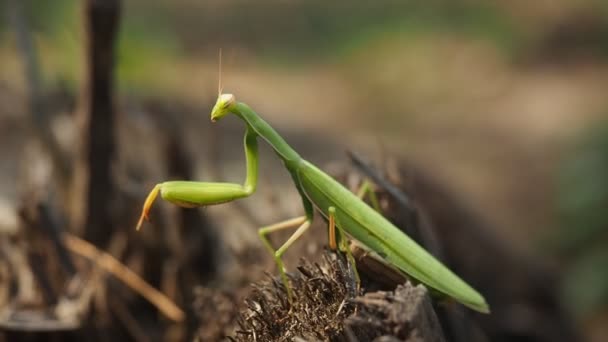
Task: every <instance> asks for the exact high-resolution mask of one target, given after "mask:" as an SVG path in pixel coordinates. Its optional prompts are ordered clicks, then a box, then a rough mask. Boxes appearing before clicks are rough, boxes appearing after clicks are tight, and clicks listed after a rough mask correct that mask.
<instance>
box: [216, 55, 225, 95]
mask: <svg viewBox="0 0 608 342" xmlns="http://www.w3.org/2000/svg"><path fill="white" fill-rule="evenodd" d="M219 55H220V56H219V58H220V62H219V63H218V64H219V66H218V74H219V77H218V82H217V96H218V97H219V96H220V95H222V91H223V90H224V89H222V48H220V52H219Z"/></svg>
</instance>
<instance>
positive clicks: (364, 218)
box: [137, 91, 490, 313]
mask: <svg viewBox="0 0 608 342" xmlns="http://www.w3.org/2000/svg"><path fill="white" fill-rule="evenodd" d="M229 113H233V114H235V115H236V116H237V117H239V118H240V119H242V120H243V121H244V122H245V124H246V131H245V139H244V140H245V141H244V144H245V157H246V164H247V176H246V179H245V183H244V184H243V185H240V184H233V183H209V182H193V181H169V182H164V183H160V184H157V185H156V186H155V187H154V189H153V190H152V191H151V192H150V194H149V195H148V197H147V199H146V201H145V203H144V206H143V211H142V215H141V217H140V219H139V222H138V224H137V229H139V228H140V227H141V225H142V223H143V220H144V218H146V219H147V218H148V212H149V210H150V207H151V206H152V203H153V202H154V200H155V198H156V197H157V196H158V195H159V194H160V195H161V197H162V198H163V199H165V200H167V201H169V202H172V203H174V204H177V205H180V206H184V207H196V206H205V205H213V204H220V203H225V202H229V201H233V200H236V199H239V198H243V197H247V196H249V195H251V194H253V193H254V192H255V190H256V185H257V179H258V145H257V138H258V137H261V138H262V139H264V140H265V141H266V142H267V143H268V144H269V145H270V146H271V147H272V148H273V149H274V151H275V152H276V154H277V155H278V157H279V158H280V159H281V160H282V161H283V164H284V165H285V168H286V169H287V171H289V173H290V174H291V177H292V179H293V182H294V184H295V187H296V189H297V190H298V192H299V194H300V196H301V198H302V204H303V206H304V213H305V215H303V216H300V217H296V218H293V219H289V220H286V221H282V222H279V223H276V224H273V225H270V226H267V227H263V228H261V229H260V230H259V235H260V238H261V239H262V241H263V242H264V245H265V246H266V248H267V249H268V250H269V251H270V252H271V253H272V255H273V256H274V259H275V262H276V264H277V266H278V269H279V272H280V274H281V279H282V281H283V284H284V285H285V287H286V289H287V292H288V295H289V299H290V301H291V297H292V292H291V289H290V286H289V281H288V278H287V275H286V273H285V268H284V266H283V262H282V260H281V256H282V255H283V253H285V251H286V250H287V248H289V246H291V245H292V244H293V243H294V241H296V240H297V239H298V238H299V237H300V236H302V234H304V233H305V232H306V230H307V229H308V228H309V227H310V224H311V222H312V220H313V215H314V213H315V211H316V212H319V213H320V214H321V215H322V216H323V217H324V218H326V219H327V221H328V222H329V247H330V248H331V249H334V250H335V249H336V248H340V250H342V251H344V252H346V254H347V257H348V260H349V262H351V263H352V266H353V269H356V268H354V266H355V265H354V259H353V257H352V254H351V252H350V249H349V247H348V244H347V237H348V238H351V239H354V240H356V241H357V242H358V243H360V244H362V245H363V246H365V248H367V249H369V250H371V251H373V252H375V253H376V254H377V255H379V256H380V257H381V258H382V259H384V261H385V262H386V263H388V264H389V265H392V266H394V267H396V268H397V269H399V270H400V271H402V272H404V273H406V274H407V275H409V276H411V277H412V278H414V279H416V280H418V281H419V282H421V283H423V284H425V285H426V286H428V287H430V288H432V289H434V290H436V291H439V292H441V293H443V294H445V295H447V296H448V297H451V298H453V299H455V300H457V301H458V302H460V303H462V304H464V305H466V306H468V307H469V308H471V309H473V310H476V311H479V312H483V313H489V312H490V308H489V306H488V304H487V303H486V301H485V299H484V298H483V296H481V295H480V294H479V293H478V292H477V291H476V290H475V289H473V288H472V287H471V286H469V285H468V284H467V283H466V282H464V281H463V280H462V279H460V278H459V277H458V276H457V275H455V274H454V273H452V271H450V270H449V269H448V268H447V267H446V266H444V265H443V264H442V263H441V262H439V261H438V260H437V259H435V258H434V257H433V256H432V255H431V254H429V253H428V252H427V251H426V250H424V249H423V248H422V247H420V246H419V245H418V244H417V243H416V242H414V241H413V240H412V239H411V238H409V237H408V236H407V235H405V234H404V233H403V232H401V230H399V229H398V228H397V227H395V226H394V225H393V224H392V223H390V222H389V221H388V220H387V219H386V218H384V217H383V216H382V215H381V214H379V213H378V212H377V211H376V210H374V209H372V208H371V207H370V206H368V205H367V204H366V203H365V202H364V201H362V200H361V199H360V198H359V197H357V196H356V195H355V194H353V193H351V192H350V191H349V190H347V189H346V188H344V187H343V186H342V185H341V184H340V183H338V182H337V181H336V180H334V179H333V178H332V177H330V176H329V175H327V174H326V173H325V172H323V171H321V170H320V169H318V168H317V167H316V166H314V165H313V164H311V163H310V162H308V161H306V160H304V159H303V158H302V157H300V155H299V154H298V153H297V152H296V151H295V150H293V149H292V148H291V147H290V146H289V145H288V144H287V143H286V142H285V140H284V139H283V138H282V137H281V136H280V135H279V134H278V133H277V132H276V131H275V130H274V129H273V128H272V127H270V125H269V124H268V123H266V122H265V121H264V120H262V118H260V117H259V116H258V115H257V114H256V113H255V112H254V111H253V110H252V109H251V108H250V107H249V106H247V105H246V104H244V103H242V102H237V101H236V98H235V96H234V95H232V94H222V93H221V91H220V94H219V96H218V99H217V102H216V104H215V106H214V107H213V110H212V111H211V121H214V122H215V121H217V120H219V119H221V118H222V117H224V116H225V115H227V114H229ZM296 227H297V229H296V231H295V233H293V235H292V236H291V237H290V238H289V239H288V240H287V241H286V242H285V243H284V244H283V245H282V246H281V247H279V248H278V249H276V250H275V249H274V247H273V246H272V244H271V243H270V241H269V240H268V238H267V234H269V233H272V232H275V231H279V230H284V229H288V228H296ZM336 228H337V231H336ZM337 237H338V238H339V239H336V238H337ZM337 241H339V242H337ZM357 277H358V276H357Z"/></svg>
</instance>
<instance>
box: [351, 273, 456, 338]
mask: <svg viewBox="0 0 608 342" xmlns="http://www.w3.org/2000/svg"><path fill="white" fill-rule="evenodd" d="M354 301H355V303H358V304H360V305H359V306H358V310H357V312H356V313H355V314H353V315H352V316H351V317H348V318H347V319H346V321H345V325H346V326H348V327H349V328H350V329H351V330H352V331H353V332H354V333H355V335H356V336H357V338H358V339H359V340H360V341H372V340H373V341H385V342H386V341H408V342H414V341H428V342H441V341H445V338H444V336H443V331H442V329H441V325H440V324H439V321H438V319H437V315H435V311H434V310H433V306H432V304H431V300H430V298H429V296H428V291H427V290H426V288H425V287H424V286H422V285H418V286H413V285H412V284H411V283H409V282H408V283H405V284H403V285H399V286H398V287H397V289H395V291H394V292H393V291H391V292H372V293H367V294H365V295H364V296H362V297H359V298H356V299H355V300H354Z"/></svg>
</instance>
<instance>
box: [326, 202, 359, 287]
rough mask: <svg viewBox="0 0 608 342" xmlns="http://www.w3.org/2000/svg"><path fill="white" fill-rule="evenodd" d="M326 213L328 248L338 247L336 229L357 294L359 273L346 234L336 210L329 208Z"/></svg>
mask: <svg viewBox="0 0 608 342" xmlns="http://www.w3.org/2000/svg"><path fill="white" fill-rule="evenodd" d="M327 213H328V214H329V215H328V216H329V248H331V249H332V250H336V248H337V247H338V246H337V245H336V228H338V234H339V237H340V245H339V248H340V251H341V252H344V253H346V259H347V260H348V263H349V264H350V266H351V267H352V269H353V273H354V276H355V282H356V284H357V292H358V291H359V288H360V286H361V278H360V277H359V272H358V271H357V265H356V263H355V257H354V256H353V253H352V251H351V250H350V247H349V246H348V240H347V239H346V233H345V232H344V229H342V225H341V224H340V222H338V217H337V216H336V208H335V207H333V206H332V207H329V208H328V209H327Z"/></svg>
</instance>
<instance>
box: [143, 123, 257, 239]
mask: <svg viewBox="0 0 608 342" xmlns="http://www.w3.org/2000/svg"><path fill="white" fill-rule="evenodd" d="M257 137H258V135H257V134H256V133H255V131H253V130H252V129H250V128H248V129H247V131H246V132H245V137H244V145H245V162H246V164H247V176H246V178H245V183H244V184H242V185H241V184H235V183H217V182H191V181H169V182H163V183H160V184H156V186H154V188H153V189H152V191H150V194H148V197H147V198H146V201H145V202H144V206H143V210H142V212H141V216H140V218H139V222H138V223H137V229H138V230H139V228H140V227H141V225H142V224H143V221H144V219H148V213H149V212H150V209H151V207H152V204H153V203H154V200H155V199H156V197H158V195H160V196H161V197H162V198H163V199H164V200H167V201H169V202H171V203H174V204H177V205H179V206H181V207H186V208H193V207H199V206H205V205H214V204H221V203H225V202H230V201H233V200H235V199H238V198H243V197H247V196H249V195H251V194H252V193H254V192H255V189H256V187H257V182H258V142H257Z"/></svg>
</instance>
